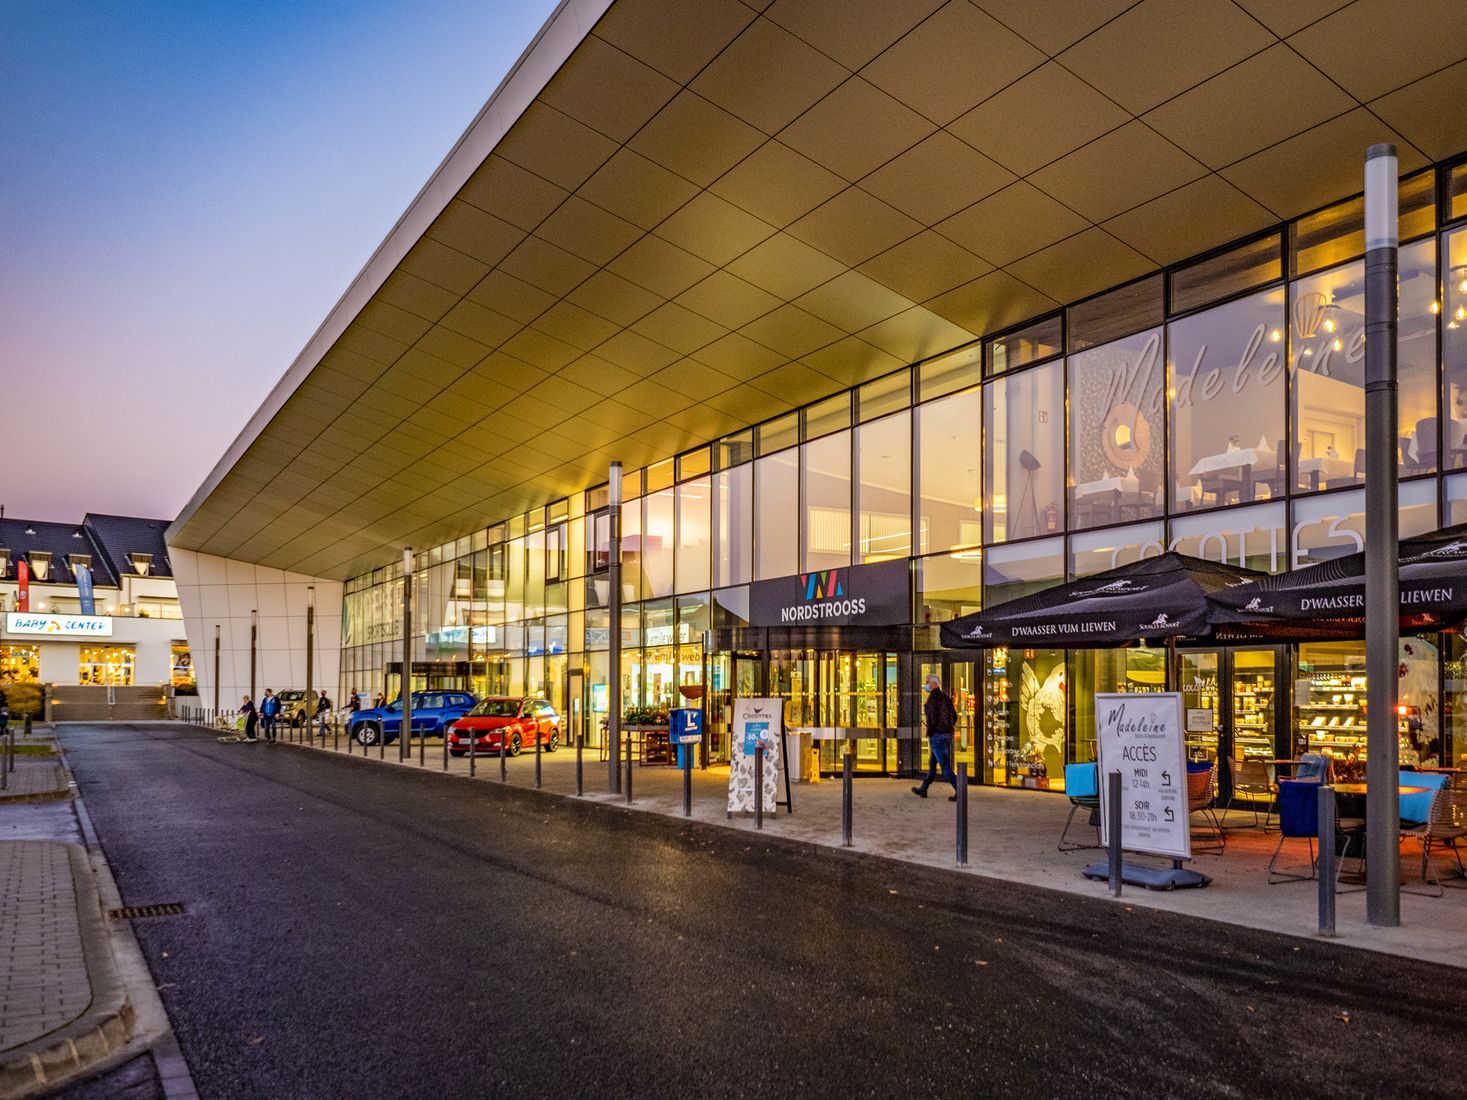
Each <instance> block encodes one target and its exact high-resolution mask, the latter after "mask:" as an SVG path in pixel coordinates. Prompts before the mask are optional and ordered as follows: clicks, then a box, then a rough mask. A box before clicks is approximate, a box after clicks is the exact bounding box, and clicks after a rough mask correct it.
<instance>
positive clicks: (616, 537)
mask: <svg viewBox="0 0 1467 1100" xmlns="http://www.w3.org/2000/svg"><path fill="white" fill-rule="evenodd" d="M607 503H608V506H609V508H610V512H609V515H608V517H607V518H608V519H609V520H610V523H609V528H610V530H609V533H608V538H609V539H610V542H611V545H610V546H609V547H608V548H607V549H608V554H607V566H606V580H607V587H608V588H609V592H608V593H607V601H606V602H607V608H606V616H607V620H608V625H609V629H608V630H607V634H608V635H609V639H608V640H609V642H610V649H609V652H608V654H607V661H606V678H607V680H608V681H609V682H608V683H607V685H606V700H607V701H606V707H607V711H606V740H607V748H608V750H609V751H608V752H607V754H606V760H607V775H606V789H607V790H609V791H610V792H611V793H612V794H619V793H621V463H620V462H613V463H612V464H611V475H610V479H609V481H608V484H607Z"/></svg>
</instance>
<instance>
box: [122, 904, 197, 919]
mask: <svg viewBox="0 0 1467 1100" xmlns="http://www.w3.org/2000/svg"><path fill="white" fill-rule="evenodd" d="M182 915H183V902H181V901H170V902H166V903H164V904H163V905H127V906H124V907H123V908H121V909H109V910H107V919H108V920H136V919H137V918H139V917H177V916H182Z"/></svg>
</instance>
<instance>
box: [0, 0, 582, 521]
mask: <svg viewBox="0 0 1467 1100" xmlns="http://www.w3.org/2000/svg"><path fill="white" fill-rule="evenodd" d="M554 8H555V3H554V0H479V2H467V0H413V2H404V0H359V2H353V3H348V2H344V0H337V2H332V0H304V2H295V3H292V2H288V0H280V2H279V3H273V4H266V3H249V2H246V0H239V2H235V3H228V2H224V0H194V2H172V3H168V2H147V3H144V2H135V3H108V2H104V0H92V2H82V0H0V413H3V417H4V424H5V429H4V440H5V446H4V448H3V450H0V504H3V505H4V506H5V512H6V514H7V515H10V516H23V517H26V518H32V519H57V520H68V519H76V518H79V517H80V515H81V514H82V513H83V512H86V511H99V512H116V513H127V514H139V515H149V516H161V517H166V518H171V517H173V516H174V515H176V514H177V512H178V511H179V509H180V508H182V506H183V504H184V503H185V502H186V501H187V499H188V497H189V496H190V495H191V494H192V492H193V491H194V489H195V488H197V487H198V485H199V483H200V482H201V481H202V480H203V478H204V476H205V475H206V474H207V473H208V471H209V470H210V469H211V468H212V466H213V465H214V463H215V462H216V461H217V460H218V459H219V457H220V455H221V454H222V453H223V451H224V449H225V448H226V447H227V446H228V445H229V443H230V442H231V441H232V440H233V439H234V437H235V436H236V435H237V434H238V432H239V430H240V428H242V427H243V425H244V423H245V421H246V420H247V419H248V418H249V416H250V415H251V414H252V413H253V412H254V411H255V409H256V408H257V407H258V406H259V404H260V402H261V401H262V400H263V399H264V397H265V395H266V393H267V392H268V391H269V389H270V387H271V386H273V385H274V384H275V382H276V381H278V380H279V378H280V376H281V375H282V374H283V373H284V372H285V369H286V367H287V366H289V364H290V362H291V361H292V360H293V359H294V358H295V356H296V355H297V354H298V353H299V351H300V349H301V348H302V347H303V346H304V344H305V342H306V340H307V339H309V337H310V335H311V333H312V332H313V331H315V329H316V327H317V326H318V325H319V324H320V323H321V321H322V320H323V319H324V318H325V316H326V313H327V312H328V311H329V310H330V308H331V307H332V306H333V305H334V304H335V302H336V300H337V299H338V298H339V297H340V296H341V294H342V292H343V291H345V290H346V288H347V285H348V284H349V283H350V282H351V280H352V279H353V278H354V277H355V276H356V274H357V273H358V272H359V271H360V270H361V268H362V266H363V264H365V263H366V261H367V258H368V257H369V256H370V255H371V254H372V251H373V250H374V249H375V248H376V247H377V245H378V244H380V243H381V241H382V239H383V238H384V237H385V236H386V234H387V232H388V230H390V229H391V227H392V225H393V223H394V222H395V221H396V220H397V218H398V216H399V215H400V214H401V213H402V212H403V210H404V209H406V207H407V205H408V203H409V202H411V201H412V199H413V196H414V195H416V194H417V192H418V190H419V189H420V188H421V187H422V185H423V183H424V182H426V180H427V178H428V176H429V175H430V174H431V173H432V171H433V169H434V168H435V167H437V165H438V164H439V162H440V161H441V160H442V159H443V157H444V156H445V155H446V154H447V153H448V151H449V149H450V148H451V147H452V146H453V143H454V142H455V141H456V140H457V139H458V137H459V135H460V134H462V132H463V131H464V129H465V128H466V127H467V126H468V124H469V123H470V122H471V121H472V120H473V118H474V116H475V115H476V114H477V113H478V111H479V109H480V108H481V107H482V106H483V105H484V102H485V101H486V100H487V99H488V97H489V95H490V94H491V93H492V92H493V90H494V89H495V87H496V86H497V85H498V84H499V81H500V80H501V79H502V78H503V77H504V75H505V73H506V72H508V70H509V68H510V66H511V65H512V64H513V63H514V61H515V59H516V58H517V57H518V56H519V55H520V53H521V52H522V51H523V50H524V48H525V47H526V46H527V45H528V44H529V42H530V40H531V39H532V38H533V37H534V35H535V33H536V32H537V31H538V30H539V29H540V27H541V25H542V24H543V23H544V21H545V20H546V19H547V18H548V17H549V15H550V13H551V12H552V11H553V10H554Z"/></svg>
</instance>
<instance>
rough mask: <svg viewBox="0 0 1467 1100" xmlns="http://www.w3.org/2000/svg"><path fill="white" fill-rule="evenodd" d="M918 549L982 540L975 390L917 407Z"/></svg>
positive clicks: (978, 397)
mask: <svg viewBox="0 0 1467 1100" xmlns="http://www.w3.org/2000/svg"><path fill="white" fill-rule="evenodd" d="M916 416H917V463H918V465H917V492H918V500H919V503H918V520H917V531H918V545H919V547H920V549H921V552H922V553H924V554H925V553H928V552H929V551H933V550H955V549H957V548H959V547H962V546H976V545H977V544H978V543H980V542H982V541H983V507H982V499H983V498H982V491H983V490H982V484H981V482H980V481H979V466H980V459H981V454H982V450H981V448H982V442H981V441H982V438H983V433H982V431H981V430H980V429H981V424H982V416H983V393H982V391H981V390H979V389H978V388H976V387H974V388H973V389H970V390H966V391H964V392H962V393H957V394H953V395H952V396H951V397H944V398H942V399H941V400H939V401H929V402H928V403H927V404H925V405H919V406H917V412H916Z"/></svg>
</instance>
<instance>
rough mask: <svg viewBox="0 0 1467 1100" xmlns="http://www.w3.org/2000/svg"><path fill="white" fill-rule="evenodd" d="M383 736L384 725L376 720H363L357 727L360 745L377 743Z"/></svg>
mask: <svg viewBox="0 0 1467 1100" xmlns="http://www.w3.org/2000/svg"><path fill="white" fill-rule="evenodd" d="M381 736H382V727H381V726H379V725H377V724H376V723H375V722H363V723H361V724H360V725H359V726H357V728H356V739H357V744H359V745H375V744H376V743H377V739H378V738H379V737H381Z"/></svg>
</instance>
